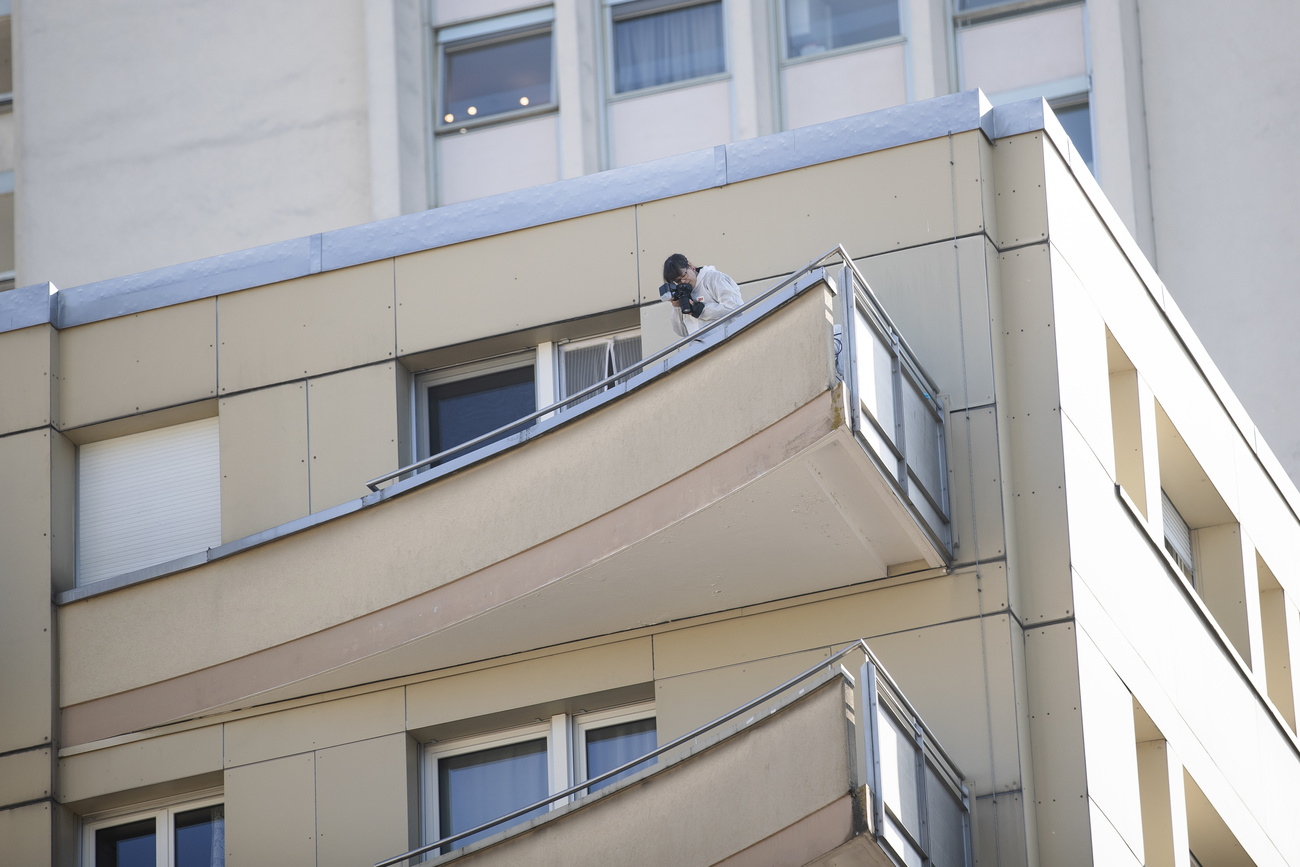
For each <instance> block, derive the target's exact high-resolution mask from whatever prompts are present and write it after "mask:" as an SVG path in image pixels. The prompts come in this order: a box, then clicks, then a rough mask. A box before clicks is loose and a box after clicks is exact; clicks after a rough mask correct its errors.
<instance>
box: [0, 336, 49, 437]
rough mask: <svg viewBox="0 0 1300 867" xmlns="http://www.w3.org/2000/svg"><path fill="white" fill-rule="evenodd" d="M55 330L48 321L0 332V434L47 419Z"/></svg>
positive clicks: (41, 422) (40, 422) (43, 423)
mask: <svg viewBox="0 0 1300 867" xmlns="http://www.w3.org/2000/svg"><path fill="white" fill-rule="evenodd" d="M55 334H56V332H55V331H54V329H52V328H50V327H49V326H48V325H37V326H35V327H32V328H23V329H21V330H19V331H6V332H5V333H3V334H0V371H4V375H3V376H0V434H6V433H9V432H10V431H18V430H24V429H26V428H33V427H40V426H41V425H47V424H49V423H50V409H51V396H52V394H53V391H52V383H51V381H50V369H51V363H52V361H53V360H54V359H53V358H52V344H53V341H54V339H55Z"/></svg>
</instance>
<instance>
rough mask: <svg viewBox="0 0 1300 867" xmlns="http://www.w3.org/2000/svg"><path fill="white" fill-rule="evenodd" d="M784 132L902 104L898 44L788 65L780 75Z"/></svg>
mask: <svg viewBox="0 0 1300 867" xmlns="http://www.w3.org/2000/svg"><path fill="white" fill-rule="evenodd" d="M781 80H782V81H781V83H782V84H783V85H784V93H783V97H784V98H783V100H782V101H783V103H784V105H785V129H796V128H798V127H801V126H811V125H812V124H815V123H821V122H822V121H827V120H836V119H837V118H841V117H850V116H852V115H855V114H865V113H866V112H868V111H876V110H877V109H881V108H889V107H890V106H894V105H902V104H903V103H905V102H907V62H906V58H905V57H904V55H903V45H902V43H897V44H894V45H884V46H881V47H879V48H872V49H868V50H866V51H854V52H852V53H850V54H839V55H836V56H834V57H827V58H823V59H819V60H812V61H806V62H804V63H794V64H791V65H789V66H787V67H786V68H785V69H783V70H781Z"/></svg>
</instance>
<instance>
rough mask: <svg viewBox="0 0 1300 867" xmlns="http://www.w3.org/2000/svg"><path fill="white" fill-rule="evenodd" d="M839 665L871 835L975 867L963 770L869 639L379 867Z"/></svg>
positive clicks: (758, 707) (914, 854) (907, 854)
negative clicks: (850, 698)
mask: <svg viewBox="0 0 1300 867" xmlns="http://www.w3.org/2000/svg"><path fill="white" fill-rule="evenodd" d="M858 653H861V654H862V656H863V660H862V664H861V666H860V667H859V671H858V677H857V679H856V681H855V680H854V678H853V676H852V675H850V674H849V673H848V671H846V670H844V669H843V666H842V665H841V661H842V660H844V659H845V658H847V657H849V656H851V655H855V654H858ZM837 666H838V667H839V669H840V671H841V673H842V674H843V676H844V677H845V678H846V679H847V680H848V681H849V683H850V684H852V685H853V693H854V701H855V704H856V707H855V717H856V723H857V725H856V730H855V737H854V743H853V746H854V751H855V754H856V755H855V758H856V760H857V777H858V779H857V782H858V784H859V785H860V786H861V787H862V788H863V791H864V792H865V794H866V797H867V800H868V801H869V802H870V803H869V805H868V804H864V807H867V806H869V808H870V809H869V812H868V813H867V816H866V819H867V823H868V824H867V833H869V834H870V835H871V836H872V838H873V839H874V840H875V842H876V843H877V844H878V845H879V846H880V847H881V849H883V850H884V851H885V852H886V853H888V854H889V856H890V857H891V858H892V859H893V861H894V863H895V864H897V865H899V867H912V865H919V867H972V864H973V863H974V850H973V849H972V848H971V812H970V793H969V791H968V789H967V787H966V786H965V785H964V783H963V777H962V774H961V771H959V770H958V769H957V766H956V765H955V764H954V763H953V761H952V760H951V759H950V758H949V757H948V754H947V753H945V752H944V750H943V748H942V747H940V746H939V742H938V739H936V738H935V736H934V734H933V733H932V732H931V731H930V729H929V728H928V727H927V726H926V725H925V722H924V721H923V720H922V719H921V716H920V714H918V713H917V712H916V710H915V709H913V707H912V706H911V704H909V703H908V701H907V699H906V698H905V697H904V695H903V693H902V691H901V690H900V689H899V688H898V686H897V685H896V684H895V683H894V681H893V679H892V678H891V677H890V676H889V673H888V672H886V671H885V669H884V667H883V666H882V665H881V664H880V661H879V660H878V659H876V657H875V654H873V653H872V652H871V649H870V648H869V647H867V643H866V641H865V640H864V639H858V640H857V641H855V642H853V643H852V644H850V645H848V646H847V647H845V648H844V649H843V650H840V651H839V652H837V653H835V654H834V655H833V656H831V657H830V658H829V659H826V660H823V661H822V662H819V663H817V665H814V666H813V667H812V668H809V669H808V670H806V671H804V672H802V673H801V674H798V675H796V676H795V677H792V678H791V679H790V680H787V681H786V682H785V683H783V684H781V685H780V686H778V687H776V688H775V689H772V690H769V691H768V692H765V693H763V694H762V695H760V696H759V697H758V698H756V699H754V700H753V701H751V702H748V703H746V704H744V705H741V706H740V707H738V708H736V709H735V710H733V711H731V712H729V713H726V714H724V715H723V716H720V717H718V718H717V719H715V720H713V721H712V722H710V723H707V724H706V725H703V726H700V727H699V728H697V729H695V730H694V731H692V732H688V733H687V734H684V735H682V736H681V737H679V738H676V739H675V740H673V741H670V742H669V743H666V744H664V745H663V746H661V747H659V748H658V749H656V750H654V751H653V752H649V753H646V754H645V755H643V756H638V757H637V758H635V759H633V760H632V761H630V762H627V763H626V764H623V765H620V766H619V767H617V768H614V769H612V770H609V771H606V772H605V773H603V774H600V775H598V776H595V777H592V778H591V779H589V780H583V781H582V782H580V783H578V784H577V785H575V786H570V787H569V788H567V789H565V790H564V791H562V792H556V793H555V794H553V795H551V796H549V797H547V798H545V799H544V800H540V801H536V802H534V803H532V804H529V805H528V806H526V807H520V808H519V809H518V810H515V811H513V812H510V813H506V814H505V815H503V816H500V817H499V818H496V819H493V820H492V821H491V822H485V823H484V824H482V825H479V826H478V827H475V828H470V829H468V830H466V831H461V832H460V833H457V834H451V835H449V836H446V837H442V838H441V839H438V840H435V841H433V842H432V843H429V844H427V845H425V846H421V847H419V848H418V849H412V850H411V851H409V852H403V853H402V854H401V855H397V856H395V857H393V858H388V859H386V860H384V861H379V862H377V863H376V864H375V867H394V865H397V864H402V863H404V862H411V859H414V858H419V857H420V856H421V855H425V854H427V853H430V852H436V851H438V850H439V849H441V848H442V847H444V846H449V845H451V844H453V843H456V842H458V841H460V840H464V839H466V838H468V837H473V836H474V835H476V834H481V833H483V832H484V831H489V830H491V829H493V828H496V827H498V826H500V825H503V824H505V823H507V822H510V821H511V820H514V819H517V818H519V817H521V816H525V815H527V814H528V813H531V812H533V811H534V810H538V809H540V808H543V807H547V806H549V805H550V804H552V803H554V802H556V801H561V800H565V799H567V798H569V797H571V796H574V795H577V796H581V795H582V794H583V793H584V790H586V789H588V788H589V787H591V786H592V785H593V784H595V783H600V782H603V781H604V780H608V779H610V778H612V777H616V776H618V775H619V774H622V773H624V772H626V771H628V770H630V769H632V768H635V767H637V766H638V765H641V764H643V763H645V762H649V761H651V760H653V759H656V758H658V757H659V756H661V755H663V754H664V753H667V752H670V751H672V750H675V749H677V748H678V747H681V746H683V745H685V744H688V743H690V742H691V741H693V740H695V739H696V738H699V737H700V736H702V735H705V734H708V733H709V732H711V731H713V730H714V729H717V728H718V727H719V726H722V725H725V724H726V723H728V722H730V721H732V720H734V719H736V718H738V717H742V716H744V715H746V714H749V713H751V712H753V711H758V714H755V717H757V716H758V715H760V714H763V715H765V713H773V712H775V710H776V708H766V709H765V708H764V707H763V706H764V705H766V704H767V703H769V702H771V701H772V700H773V699H776V698H778V697H780V696H781V695H782V694H783V693H785V692H787V691H788V690H791V689H794V688H795V687H798V686H799V685H800V684H801V683H803V682H804V681H805V680H807V679H808V678H810V677H812V676H814V675H816V674H818V673H819V672H821V671H824V670H830V671H835V670H836V668H837Z"/></svg>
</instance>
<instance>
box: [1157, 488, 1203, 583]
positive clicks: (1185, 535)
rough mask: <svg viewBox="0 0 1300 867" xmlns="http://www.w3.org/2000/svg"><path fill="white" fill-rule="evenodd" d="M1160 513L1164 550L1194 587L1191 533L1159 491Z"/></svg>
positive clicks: (1171, 502) (1164, 494) (1194, 575)
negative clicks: (1162, 524) (1162, 522)
mask: <svg viewBox="0 0 1300 867" xmlns="http://www.w3.org/2000/svg"><path fill="white" fill-rule="evenodd" d="M1160 512H1161V514H1162V515H1163V516H1164V524H1165V528H1164V529H1165V550H1166V551H1168V552H1169V555H1170V556H1171V557H1173V558H1174V562H1175V563H1177V564H1178V568H1179V569H1181V570H1183V574H1184V575H1186V576H1187V580H1188V581H1190V582H1191V584H1192V586H1193V587H1195V586H1196V568H1195V565H1194V560H1193V557H1192V531H1191V528H1190V527H1188V526H1187V522H1186V521H1185V520H1183V516H1182V515H1181V514H1180V513H1179V512H1178V509H1176V508H1175V507H1174V503H1173V500H1170V499H1169V495H1168V494H1166V493H1165V492H1164V490H1161V491H1160Z"/></svg>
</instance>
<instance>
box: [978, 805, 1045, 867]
mask: <svg viewBox="0 0 1300 867" xmlns="http://www.w3.org/2000/svg"><path fill="white" fill-rule="evenodd" d="M1025 803H1026V798H1025V796H1024V795H1022V794H1021V793H1019V792H1014V793H1013V792H1008V793H1007V794H1003V795H994V796H992V797H988V798H980V799H978V800H977V799H975V798H971V802H970V809H971V842H972V844H973V847H974V849H975V863H976V864H997V865H998V867H1029V865H1030V864H1036V863H1037V860H1036V859H1031V858H1030V857H1029V848H1028V847H1029V845H1030V844H1031V842H1032V837H1033V835H1032V833H1030V832H1028V831H1027V830H1026V827H1025ZM1031 809H1032V808H1031ZM1035 845H1036V844H1035Z"/></svg>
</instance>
